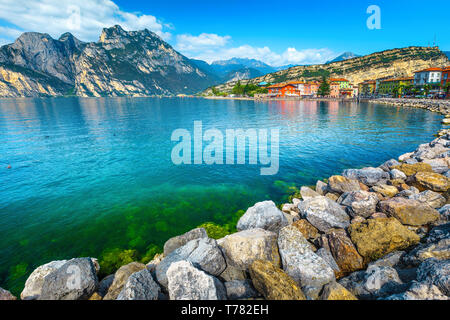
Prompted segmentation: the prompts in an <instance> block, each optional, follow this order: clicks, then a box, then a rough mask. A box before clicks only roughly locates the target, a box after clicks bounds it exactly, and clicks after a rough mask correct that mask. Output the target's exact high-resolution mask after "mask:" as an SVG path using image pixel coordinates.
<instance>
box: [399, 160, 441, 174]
mask: <svg viewBox="0 0 450 320" xmlns="http://www.w3.org/2000/svg"><path fill="white" fill-rule="evenodd" d="M393 169H397V170H400V171H402V172H403V173H404V174H405V175H406V176H413V175H415V174H416V173H417V172H433V169H432V168H431V166H430V165H429V164H428V163H424V162H418V163H414V164H407V163H402V164H401V165H399V166H395V167H393Z"/></svg>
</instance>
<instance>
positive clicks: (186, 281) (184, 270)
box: [167, 261, 227, 300]
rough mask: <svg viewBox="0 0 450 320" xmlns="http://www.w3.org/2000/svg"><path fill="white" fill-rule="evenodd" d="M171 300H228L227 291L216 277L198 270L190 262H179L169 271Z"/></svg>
mask: <svg viewBox="0 0 450 320" xmlns="http://www.w3.org/2000/svg"><path fill="white" fill-rule="evenodd" d="M167 280H168V291H169V296H170V299H171V300H226V298H227V295H226V289H225V286H224V285H223V283H222V282H220V281H219V279H217V278H216V277H214V276H212V275H209V274H207V273H206V272H204V271H202V270H199V269H197V268H196V267H194V265H193V264H192V263H191V262H190V261H178V262H175V263H173V264H172V265H171V266H170V268H169V269H168V270H167Z"/></svg>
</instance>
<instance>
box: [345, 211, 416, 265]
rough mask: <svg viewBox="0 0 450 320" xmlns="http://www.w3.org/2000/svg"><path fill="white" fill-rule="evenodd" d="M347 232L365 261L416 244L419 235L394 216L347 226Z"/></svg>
mask: <svg viewBox="0 0 450 320" xmlns="http://www.w3.org/2000/svg"><path fill="white" fill-rule="evenodd" d="M348 232H349V234H350V238H351V240H352V242H353V243H354V244H355V246H356V248H357V250H358V252H359V254H360V255H361V256H363V257H364V258H365V260H366V261H367V262H369V261H374V260H377V259H379V258H382V257H383V256H385V255H387V254H388V253H390V252H392V251H396V250H402V249H406V248H408V247H410V246H412V245H416V244H418V243H419V241H420V237H419V236H418V235H417V234H416V233H414V232H413V231H410V230H409V229H408V228H407V227H405V226H404V225H402V224H401V223H400V222H399V221H398V220H397V219H395V218H378V219H369V220H366V221H364V222H360V223H355V224H352V225H350V226H349V228H348Z"/></svg>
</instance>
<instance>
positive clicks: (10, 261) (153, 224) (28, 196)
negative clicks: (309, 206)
mask: <svg viewBox="0 0 450 320" xmlns="http://www.w3.org/2000/svg"><path fill="white" fill-rule="evenodd" d="M441 119H442V116H441V115H438V114H434V113H431V112H427V111H424V110H419V109H402V108H396V107H390V106H386V105H375V104H366V103H360V104H358V103H353V102H352V103H350V102H349V103H342V102H341V103H340V102H314V101H310V102H306V101H305V102H299V101H269V102H255V101H233V100H205V99H182V98H163V99H157V98H104V99H103V98H102V99H94V98H92V99H91V98H52V99H0V235H1V241H0V287H3V288H6V289H9V290H12V291H13V292H14V293H16V294H18V293H20V291H21V290H22V288H23V283H24V281H25V280H26V278H27V276H28V275H29V274H30V273H31V271H33V269H34V268H35V267H37V266H39V265H41V264H43V263H47V262H50V261H52V260H57V259H67V258H72V257H81V256H92V257H98V258H100V257H101V256H102V253H104V252H108V250H111V249H115V248H119V249H135V250H137V252H139V253H140V254H141V255H142V254H144V253H145V252H146V251H147V250H149V249H151V248H152V245H156V246H159V247H161V246H162V245H163V244H164V242H165V241H166V240H167V239H168V238H170V237H172V236H175V235H178V234H181V233H183V232H185V231H188V230H190V229H192V228H194V227H196V226H198V225H200V224H202V223H204V222H207V221H211V222H215V223H218V224H223V223H226V222H227V221H229V219H230V217H231V216H232V214H233V213H235V212H237V211H238V210H241V209H242V210H246V209H247V208H248V207H249V206H251V205H253V204H254V203H255V202H258V201H262V200H267V199H272V200H274V201H276V202H277V204H279V203H281V202H282V201H286V199H287V196H288V192H289V190H292V188H291V187H293V186H296V187H300V186H302V185H312V184H315V182H316V181H317V180H318V179H323V178H328V177H329V176H331V175H333V174H340V173H341V172H342V170H344V169H346V168H357V167H364V166H378V165H380V164H381V163H383V162H384V161H386V160H388V159H390V158H397V157H398V156H399V155H400V154H402V153H405V152H410V151H412V150H414V149H415V148H416V147H417V146H418V145H419V144H421V143H424V142H427V141H430V140H432V139H433V137H432V135H433V134H435V133H436V132H437V131H438V130H439V129H440V127H441V124H440V121H441ZM194 121H202V124H203V128H204V130H207V129H212V128H215V129H218V130H220V131H222V132H225V130H226V129H237V128H242V129H251V128H255V129H268V130H270V129H279V132H280V140H279V171H278V173H277V174H276V175H273V176H262V175H260V167H261V166H260V165H248V164H247V165H206V164H203V165H179V166H177V165H175V164H173V163H172V161H171V152H172V148H173V147H174V146H175V145H176V143H175V142H172V141H171V134H172V132H173V131H174V130H176V129H179V128H183V129H187V130H189V131H191V132H192V130H193V127H194ZM8 165H11V168H10V169H8Z"/></svg>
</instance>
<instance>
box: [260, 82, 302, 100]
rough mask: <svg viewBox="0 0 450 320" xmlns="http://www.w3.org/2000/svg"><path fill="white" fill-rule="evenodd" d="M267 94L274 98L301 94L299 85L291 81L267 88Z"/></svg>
mask: <svg viewBox="0 0 450 320" xmlns="http://www.w3.org/2000/svg"><path fill="white" fill-rule="evenodd" d="M267 90H268V94H267V96H269V97H272V98H283V97H295V96H299V95H300V94H299V92H298V90H297V87H296V86H295V85H293V84H290V83H278V84H274V85H271V86H269V87H268V88H267Z"/></svg>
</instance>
